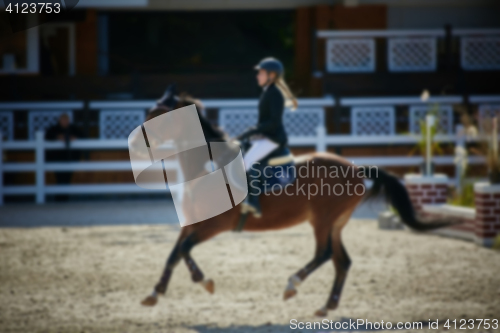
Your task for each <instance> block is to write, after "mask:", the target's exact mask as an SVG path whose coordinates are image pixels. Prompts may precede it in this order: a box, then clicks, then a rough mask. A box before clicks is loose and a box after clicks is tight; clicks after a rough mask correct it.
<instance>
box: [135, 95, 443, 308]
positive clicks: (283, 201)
mask: <svg viewBox="0 0 500 333" xmlns="http://www.w3.org/2000/svg"><path fill="white" fill-rule="evenodd" d="M190 104H195V105H196V106H197V110H198V116H199V118H200V122H201V126H202V129H203V132H204V135H205V139H206V140H207V142H210V141H219V142H223V141H227V140H228V138H227V135H226V134H225V133H223V132H222V131H221V130H220V129H218V128H216V127H215V126H213V125H211V123H210V122H209V121H208V119H207V118H206V117H205V116H204V115H202V114H201V113H200V109H201V106H200V105H199V103H198V102H197V101H196V100H194V99H191V98H189V97H187V96H184V97H183V98H181V99H180V100H179V104H178V105H177V107H176V108H175V109H177V108H179V107H183V106H187V105H190ZM165 112H169V110H168V109H165V108H163V107H161V106H157V107H156V108H154V109H153V110H152V111H151V112H150V114H149V116H148V118H147V120H149V119H152V118H154V117H156V116H158V115H160V114H163V113H165ZM181 164H182V161H181ZM296 168H297V170H299V169H300V168H303V169H304V168H305V170H306V171H307V176H304V175H303V173H304V172H302V173H301V172H298V173H297V179H296V180H295V182H294V183H293V184H291V185H290V186H289V189H288V191H287V193H292V195H288V194H285V193H281V194H274V193H271V194H270V195H261V197H260V201H261V207H262V217H261V218H254V217H253V216H250V215H249V216H248V218H247V220H246V223H245V225H244V228H243V231H267V230H278V229H283V228H289V227H292V226H295V225H297V224H300V223H303V222H305V221H308V222H309V224H311V226H312V228H313V230H314V237H315V240H316V250H315V254H314V257H313V259H312V260H311V261H310V262H309V263H307V264H306V265H305V266H304V267H303V268H301V269H299V270H298V271H297V272H296V273H295V274H293V275H291V276H290V277H289V279H288V284H287V286H286V288H285V291H284V294H283V298H284V300H287V299H290V298H291V297H293V296H295V295H296V294H297V287H298V286H299V285H300V284H301V283H302V282H303V281H304V280H305V279H306V278H307V277H308V276H309V275H310V274H311V273H312V272H313V271H314V270H316V269H317V268H318V267H320V266H321V265H322V264H323V263H325V262H326V261H328V260H329V259H332V261H333V264H334V267H335V279H334V282H333V287H332V289H331V292H330V295H329V297H328V299H327V302H326V304H325V306H323V307H322V308H320V309H319V310H317V311H316V313H315V314H316V315H317V316H326V315H327V312H328V310H334V309H336V308H337V307H338V305H339V300H340V295H341V292H342V287H343V285H344V282H345V280H346V276H347V272H348V270H349V267H350V266H351V259H350V258H349V255H348V254H347V251H346V249H345V247H344V245H343V244H342V239H341V231H342V228H343V227H344V226H345V225H346V223H347V222H348V221H349V218H350V216H351V214H352V213H353V211H354V209H355V208H356V207H357V206H358V205H359V203H360V202H361V201H362V200H363V198H364V197H374V196H376V195H378V194H379V193H381V192H382V191H384V193H385V196H386V199H387V201H388V202H389V203H390V204H391V205H392V206H393V207H394V208H395V209H396V210H397V212H398V213H399V215H400V217H401V220H402V221H403V222H404V223H405V224H406V225H407V226H409V227H410V228H412V229H414V230H418V231H424V230H431V229H436V228H440V227H444V226H447V225H450V224H451V223H448V222H443V221H434V223H424V222H422V221H420V220H419V219H418V218H417V217H416V214H415V210H414V209H413V206H412V203H411V201H410V198H409V195H408V193H407V191H406V189H405V187H404V186H403V185H402V184H401V183H400V181H399V180H398V179H397V178H396V177H395V176H393V175H391V174H389V173H387V172H385V171H383V170H380V169H376V171H377V172H376V174H372V173H371V172H370V173H369V174H366V172H364V173H362V174H361V175H360V173H359V171H361V168H360V167H357V166H355V165H354V164H352V163H350V162H349V161H347V160H346V159H344V158H342V157H340V156H338V155H335V154H331V153H312V154H307V155H302V156H300V158H299V159H298V161H297V162H296ZM323 168H324V169H326V170H332V169H335V168H336V169H337V170H348V172H342V174H341V177H324V178H323V177H320V175H319V173H320V172H319V170H322V169H323ZM315 170H318V171H317V172H316V174H315ZM310 175H312V176H310ZM324 175H326V173H324ZM365 177H366V178H369V179H372V180H373V186H372V189H371V192H370V193H369V194H368V196H365V195H364V194H365V193H364V180H363V179H364V178H365ZM299 184H302V185H301V186H303V187H305V188H311V187H316V188H321V187H323V188H324V186H325V185H328V186H329V187H330V188H331V189H334V188H335V187H336V186H340V187H341V188H345V187H346V186H349V184H350V185H351V186H352V187H351V190H352V189H356V188H359V187H360V186H361V187H363V192H362V193H359V194H358V192H359V191H353V192H352V193H351V194H350V195H349V194H348V193H347V192H348V191H342V194H339V195H336V194H335V195H333V191H332V194H330V191H328V195H318V194H317V193H315V194H314V195H312V194H311V193H307V194H306V193H305V191H300V190H299ZM344 192H345V193H344ZM240 208H241V207H240V205H237V206H235V207H233V208H232V209H230V210H228V211H226V212H224V213H222V214H220V215H218V216H215V217H212V218H210V219H207V220H205V221H202V222H198V223H195V224H191V225H187V226H184V227H183V228H182V229H181V232H180V235H179V237H178V239H177V241H176V243H175V245H174V248H173V250H172V252H171V253H170V256H169V257H168V259H167V262H166V265H165V268H164V270H163V273H162V275H161V277H160V279H159V281H158V283H157V284H156V285H155V287H154V290H153V292H152V293H151V294H150V295H149V296H147V297H146V298H145V299H144V300H143V301H142V302H141V304H142V305H144V306H154V305H155V304H156V303H157V301H158V296H159V295H165V293H166V291H167V286H168V283H169V281H170V278H171V276H172V273H173V270H174V268H175V267H176V265H177V264H178V263H179V262H180V261H181V260H184V262H185V263H186V265H187V268H188V269H189V272H190V274H191V278H192V280H193V282H195V283H200V284H201V285H202V286H203V287H204V288H205V289H206V290H207V291H208V292H209V293H213V292H214V289H215V287H214V282H213V281H212V280H211V279H208V278H205V276H204V274H203V272H202V271H201V270H200V268H199V267H198V265H197V264H196V262H195V261H194V259H193V258H192V257H191V254H190V252H191V250H192V249H193V247H194V246H196V245H198V244H200V243H202V242H204V241H206V240H208V239H210V238H212V237H214V236H216V235H217V234H220V233H221V232H225V231H231V230H234V229H235V228H236V226H237V224H238V221H239V218H240V214H241V209H240Z"/></svg>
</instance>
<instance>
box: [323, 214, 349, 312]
mask: <svg viewBox="0 0 500 333" xmlns="http://www.w3.org/2000/svg"><path fill="white" fill-rule="evenodd" d="M353 211H354V208H353V209H350V210H349V211H347V212H345V213H344V214H342V216H341V217H340V218H339V219H338V220H337V221H335V223H334V225H333V230H332V233H331V249H332V253H333V255H332V260H333V264H334V266H335V281H334V283H333V287H332V291H331V293H330V296H329V298H328V301H327V303H326V305H325V306H324V307H323V308H321V309H319V310H318V311H316V313H315V315H316V316H320V317H324V316H326V315H327V313H328V310H335V309H336V308H337V307H338V304H339V301H340V295H341V293H342V288H343V286H344V282H345V279H346V277H347V272H348V270H349V267H350V266H351V259H350V258H349V255H348V254H347V251H346V250H345V248H344V245H343V244H342V239H341V231H342V228H343V227H344V226H345V224H346V223H347V222H348V221H349V218H350V217H351V214H352V212H353Z"/></svg>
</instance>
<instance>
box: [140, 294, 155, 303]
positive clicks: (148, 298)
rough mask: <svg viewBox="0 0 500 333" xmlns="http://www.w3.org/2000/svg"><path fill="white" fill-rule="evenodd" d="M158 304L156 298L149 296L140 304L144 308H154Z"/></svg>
mask: <svg viewBox="0 0 500 333" xmlns="http://www.w3.org/2000/svg"><path fill="white" fill-rule="evenodd" d="M156 303H158V297H156V296H152V295H149V296H148V297H146V298H145V299H143V300H142V302H141V304H142V305H144V306H155V305H156Z"/></svg>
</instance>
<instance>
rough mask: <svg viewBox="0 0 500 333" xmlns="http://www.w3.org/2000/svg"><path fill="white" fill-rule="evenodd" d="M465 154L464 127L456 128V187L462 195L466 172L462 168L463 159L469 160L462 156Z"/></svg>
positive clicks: (458, 126)
mask: <svg viewBox="0 0 500 333" xmlns="http://www.w3.org/2000/svg"><path fill="white" fill-rule="evenodd" d="M464 153H465V133H464V126H463V125H457V126H455V161H454V162H455V187H456V189H457V193H458V194H461V193H462V181H461V178H462V173H463V172H464V171H465V170H463V168H462V163H463V161H462V160H461V159H463V158H467V156H465V155H462V154H464Z"/></svg>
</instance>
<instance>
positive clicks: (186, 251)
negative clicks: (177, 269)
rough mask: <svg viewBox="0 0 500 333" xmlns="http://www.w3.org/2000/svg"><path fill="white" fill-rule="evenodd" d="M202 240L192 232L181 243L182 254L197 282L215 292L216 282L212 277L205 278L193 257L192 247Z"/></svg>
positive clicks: (194, 280)
mask: <svg viewBox="0 0 500 333" xmlns="http://www.w3.org/2000/svg"><path fill="white" fill-rule="evenodd" d="M199 243H200V240H199V239H198V237H196V234H191V235H190V236H189V237H187V238H186V239H185V240H184V241H183V242H182V244H181V247H180V254H181V256H182V258H183V259H184V261H185V263H186V265H187V267H188V270H189V272H190V273H191V279H192V280H193V282H195V283H200V284H201V285H202V286H203V288H205V290H206V291H208V292H209V293H210V294H213V293H214V291H215V284H214V281H213V280H212V279H205V278H204V274H203V272H202V271H201V269H200V268H199V267H198V265H197V264H196V262H195V261H194V259H193V258H192V257H191V249H192V248H193V247H194V246H195V245H196V244H199Z"/></svg>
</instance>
